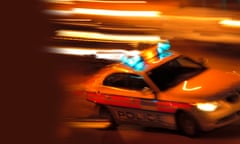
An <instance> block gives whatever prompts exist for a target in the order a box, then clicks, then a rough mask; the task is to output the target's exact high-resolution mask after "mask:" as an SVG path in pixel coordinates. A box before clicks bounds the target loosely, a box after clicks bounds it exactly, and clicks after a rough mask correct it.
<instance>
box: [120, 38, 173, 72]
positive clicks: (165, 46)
mask: <svg viewBox="0 0 240 144" xmlns="http://www.w3.org/2000/svg"><path fill="white" fill-rule="evenodd" d="M170 47H171V46H170V43H169V42H168V41H166V42H160V43H158V44H157V48H156V51H155V52H156V54H157V55H155V56H158V57H159V58H160V59H163V58H165V57H168V56H170V55H171V54H172V53H171V52H169V51H168V50H169V49H170ZM121 61H122V63H124V64H125V65H127V66H129V67H131V68H133V69H134V70H136V71H142V70H144V68H145V63H144V59H143V57H142V56H140V55H136V56H131V57H128V56H123V57H122V58H121Z"/></svg>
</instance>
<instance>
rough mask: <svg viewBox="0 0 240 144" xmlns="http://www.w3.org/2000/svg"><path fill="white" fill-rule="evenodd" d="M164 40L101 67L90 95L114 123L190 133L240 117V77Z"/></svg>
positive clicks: (100, 110) (89, 89)
mask: <svg viewBox="0 0 240 144" xmlns="http://www.w3.org/2000/svg"><path fill="white" fill-rule="evenodd" d="M169 49H170V44H169V42H167V41H166V42H160V43H158V44H157V45H156V46H154V47H152V48H149V49H147V50H144V51H143V52H142V53H141V54H140V55H136V56H131V57H127V56H125V57H122V62H119V63H115V64H112V65H108V66H106V67H105V68H103V69H102V70H100V71H99V72H98V73H97V74H96V75H95V76H94V77H93V78H92V79H91V81H90V83H89V84H87V88H86V95H87V100H89V101H91V102H94V103H96V105H98V106H99V108H100V109H99V114H100V116H101V117H104V118H109V120H111V122H112V125H115V126H116V125H120V124H137V125H141V126H144V127H145V126H146V127H162V128H168V129H173V130H180V131H181V132H182V133H183V134H185V135H187V136H195V135H197V134H199V132H202V131H210V130H213V129H215V128H218V127H222V126H225V125H228V124H231V123H233V122H235V121H237V120H240V77H239V76H238V75H236V74H233V73H226V72H222V71H219V70H215V69H211V68H208V67H206V66H204V64H203V63H201V62H197V61H194V60H193V59H191V58H189V57H187V56H184V55H182V54H180V53H177V52H175V51H171V50H169Z"/></svg>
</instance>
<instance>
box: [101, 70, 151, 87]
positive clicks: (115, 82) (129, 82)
mask: <svg viewBox="0 0 240 144" xmlns="http://www.w3.org/2000/svg"><path fill="white" fill-rule="evenodd" d="M103 85H105V86H112V87H117V88H124V89H131V90H143V89H144V88H145V87H149V86H148V85H147V83H146V82H145V81H144V78H143V77H142V76H139V75H136V74H129V73H114V74H111V75H109V76H107V77H106V79H105V80H104V81H103Z"/></svg>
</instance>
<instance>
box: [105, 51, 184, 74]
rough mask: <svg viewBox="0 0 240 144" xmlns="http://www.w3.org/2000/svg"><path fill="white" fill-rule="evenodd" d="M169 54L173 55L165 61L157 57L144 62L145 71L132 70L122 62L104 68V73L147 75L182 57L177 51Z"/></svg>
mask: <svg viewBox="0 0 240 144" xmlns="http://www.w3.org/2000/svg"><path fill="white" fill-rule="evenodd" d="M169 52H171V55H170V56H168V57H166V58H163V59H160V58H159V57H157V56H155V57H153V58H151V59H148V60H144V69H143V70H135V69H134V68H132V67H130V66H128V65H126V64H124V63H122V62H117V63H114V64H110V65H107V66H105V67H104V68H103V70H102V72H103V71H104V72H107V73H114V72H124V73H136V74H143V73H146V72H148V71H150V70H151V69H153V68H155V67H157V66H159V65H162V64H164V63H166V62H167V61H169V60H172V59H175V58H176V57H178V56H180V55H181V54H179V53H178V52H176V51H169Z"/></svg>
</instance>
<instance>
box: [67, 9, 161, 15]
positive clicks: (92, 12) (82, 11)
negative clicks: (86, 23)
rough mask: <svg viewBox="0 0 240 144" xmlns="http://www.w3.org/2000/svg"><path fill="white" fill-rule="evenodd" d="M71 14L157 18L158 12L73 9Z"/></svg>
mask: <svg viewBox="0 0 240 144" xmlns="http://www.w3.org/2000/svg"><path fill="white" fill-rule="evenodd" d="M72 12H73V13H76V14H89V15H105V16H129V17H158V16H159V15H160V14H161V13H160V12H159V11H126V10H106V9H89V8H73V9H72Z"/></svg>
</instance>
